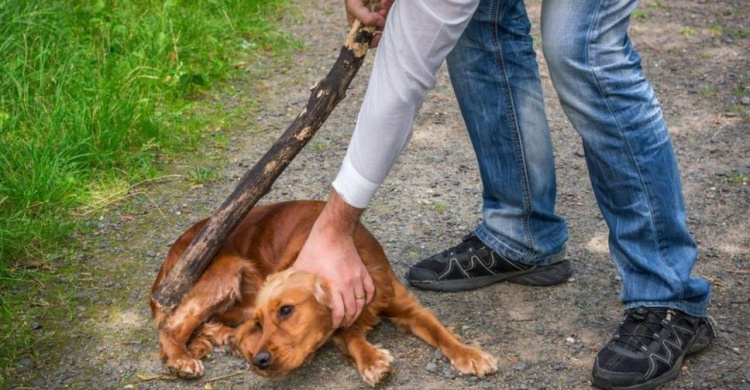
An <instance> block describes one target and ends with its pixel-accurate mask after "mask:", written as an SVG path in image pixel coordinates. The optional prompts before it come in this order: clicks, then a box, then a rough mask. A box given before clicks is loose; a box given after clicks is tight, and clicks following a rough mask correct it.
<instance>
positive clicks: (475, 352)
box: [451, 347, 497, 377]
mask: <svg viewBox="0 0 750 390" xmlns="http://www.w3.org/2000/svg"><path fill="white" fill-rule="evenodd" d="M452 355H453V356H452V357H451V364H453V367H456V369H457V370H458V371H459V372H461V373H462V374H469V375H476V376H479V377H483V376H485V375H490V374H493V373H495V372H497V359H495V357H494V356H492V355H490V354H488V353H487V352H484V351H482V350H481V349H478V348H472V347H464V348H463V349H461V350H459V351H457V352H456V353H455V354H452Z"/></svg>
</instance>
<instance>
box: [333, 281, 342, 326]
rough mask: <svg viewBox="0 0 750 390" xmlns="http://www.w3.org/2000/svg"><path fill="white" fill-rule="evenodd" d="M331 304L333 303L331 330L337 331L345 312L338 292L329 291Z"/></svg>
mask: <svg viewBox="0 0 750 390" xmlns="http://www.w3.org/2000/svg"><path fill="white" fill-rule="evenodd" d="M331 303H333V310H332V311H331V321H332V322H333V329H338V328H339V327H340V326H341V320H342V319H343V318H344V312H345V308H344V300H343V298H342V297H341V293H339V292H338V290H333V291H331Z"/></svg>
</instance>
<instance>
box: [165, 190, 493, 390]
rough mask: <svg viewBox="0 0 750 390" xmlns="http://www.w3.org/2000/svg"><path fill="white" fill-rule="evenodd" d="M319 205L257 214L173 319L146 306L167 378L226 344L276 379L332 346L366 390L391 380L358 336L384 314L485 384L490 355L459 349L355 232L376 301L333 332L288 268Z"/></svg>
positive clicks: (182, 244) (175, 250) (326, 302)
mask: <svg viewBox="0 0 750 390" xmlns="http://www.w3.org/2000/svg"><path fill="white" fill-rule="evenodd" d="M323 206H324V203H323V202H315V201H294V202H285V203H277V204H272V205H266V206H256V207H255V208H253V209H252V211H251V212H250V213H249V214H248V216H247V217H245V219H244V220H243V221H242V222H241V223H240V225H239V226H238V227H237V229H235V231H234V232H233V233H232V234H231V235H230V236H229V238H228V239H227V240H226V242H225V243H224V244H223V246H222V247H221V249H220V251H219V253H218V254H217V255H216V257H215V258H214V259H213V261H212V262H211V264H210V265H209V266H208V268H206V270H205V272H204V273H203V275H201V277H200V278H199V279H198V281H197V282H196V283H195V285H194V286H193V287H192V289H191V290H190V291H189V292H188V293H187V294H186V295H185V297H184V298H183V299H182V302H181V303H180V305H179V306H178V307H177V309H176V310H175V312H174V313H172V314H169V313H166V312H164V311H161V310H159V309H158V308H157V306H156V305H155V304H154V302H153V300H152V301H151V309H152V311H153V313H154V316H155V318H156V323H157V325H158V327H159V346H160V354H161V357H162V358H163V359H164V360H165V361H166V364H167V366H168V367H169V369H170V370H172V371H174V372H177V373H178V374H180V375H181V376H184V377H198V376H201V375H202V374H203V364H202V362H201V361H200V359H201V358H203V357H204V356H206V355H208V354H209V353H210V352H211V350H212V348H213V345H229V346H231V347H233V348H234V349H235V351H237V352H238V353H240V354H241V355H242V356H244V358H245V359H247V360H248V361H249V362H251V363H253V364H251V367H252V368H253V370H254V371H255V372H257V373H258V374H260V375H264V376H278V375H284V374H287V373H288V372H290V371H291V370H293V369H295V368H297V367H299V366H301V365H302V364H304V363H305V362H306V361H307V360H309V359H310V358H311V357H312V356H313V354H314V352H315V351H316V350H317V349H318V348H320V347H321V346H322V345H323V344H324V343H325V342H326V341H327V340H328V339H329V338H332V339H333V341H334V343H335V345H336V346H337V347H338V348H339V349H340V350H341V351H342V352H343V353H344V354H346V355H347V356H349V357H351V358H352V359H353V360H354V362H355V364H356V365H357V370H358V371H359V373H360V374H361V376H362V378H363V380H364V381H365V382H366V383H367V384H369V385H373V386H374V385H376V384H379V383H380V382H382V381H383V380H384V379H385V378H386V377H387V376H388V374H390V372H391V371H392V361H393V358H392V357H391V355H390V353H389V352H388V351H387V350H385V349H381V348H377V347H375V346H373V345H371V344H370V343H368V342H367V340H366V339H365V334H366V333H367V332H368V331H369V330H370V329H372V327H373V326H374V325H375V324H377V323H378V322H379V316H384V317H387V318H389V319H390V320H391V321H392V322H394V323H395V324H396V325H398V326H400V327H401V328H404V329H406V330H408V331H410V332H412V333H413V334H415V335H416V336H418V337H420V338H421V339H423V340H425V341H426V342H427V343H429V344H430V345H433V346H436V347H438V348H440V350H441V351H442V352H443V354H444V355H445V356H446V357H448V359H450V361H451V363H452V364H453V365H454V366H455V367H456V368H457V369H458V370H459V371H460V372H461V373H464V374H473V375H479V376H483V375H487V374H491V373H493V372H495V371H497V362H496V360H495V358H494V357H493V356H491V355H489V354H487V353H485V352H483V351H481V350H480V349H478V348H474V347H469V346H466V345H464V344H462V343H461V342H460V341H459V340H458V339H457V338H456V336H454V335H453V334H452V333H451V332H450V331H449V330H447V329H446V328H445V327H444V326H443V325H441V324H440V322H439V321H438V320H437V319H436V318H435V316H434V315H433V314H432V313H431V312H430V311H428V310H427V309H425V308H424V307H422V306H421V305H420V304H419V302H417V300H416V299H415V298H414V297H413V296H412V295H411V294H410V293H409V292H408V291H407V290H406V289H405V288H404V286H403V285H402V284H401V283H400V282H399V280H398V278H397V277H396V275H395V274H394V273H393V270H392V269H391V267H390V265H389V263H388V259H387V258H386V256H385V253H384V252H383V249H382V247H381V246H380V244H379V243H378V242H377V240H375V238H374V237H373V236H372V235H371V234H370V233H369V232H368V231H367V229H365V228H364V227H363V226H362V225H358V226H357V227H356V229H355V231H354V243H355V245H356V247H357V250H358V252H359V255H360V257H361V258H362V261H363V262H364V264H365V266H366V267H367V270H368V272H369V273H370V276H371V277H372V279H373V282H374V285H375V295H374V298H373V300H372V302H371V303H370V304H368V305H367V306H366V307H365V308H364V310H363V311H362V315H361V316H360V317H359V318H358V319H357V320H356V321H355V322H354V324H352V325H351V326H350V327H347V328H341V329H338V330H335V331H334V330H333V329H332V324H331V301H330V296H329V292H328V287H327V285H326V284H325V283H324V282H323V281H322V280H321V279H320V278H319V277H317V276H315V275H312V274H308V273H303V272H297V271H294V270H291V269H289V267H290V266H291V265H292V264H293V263H294V261H295V259H296V257H297V255H298V254H299V251H300V249H301V248H302V245H303V244H304V242H305V240H306V239H307V236H308V234H309V232H310V229H311V228H312V225H313V222H314V221H315V219H316V218H317V216H318V215H319V214H320V211H321V210H322V209H323ZM205 222H206V221H205V220H203V221H201V222H198V223H197V224H195V225H194V226H193V227H192V228H190V229H189V230H188V231H187V232H185V233H184V234H183V235H182V236H181V237H180V238H179V239H178V240H177V241H176V242H175V243H174V244H173V245H172V248H171V249H170V250H169V253H168V254H167V257H166V260H165V261H164V264H163V265H162V267H161V270H160V271H159V274H158V275H157V277H156V281H155V282H154V286H153V289H152V291H153V290H155V289H156V288H157V287H158V286H159V284H160V283H161V282H162V281H163V280H164V278H165V277H166V275H167V274H168V273H169V272H170V270H171V269H172V267H173V266H174V264H175V262H176V261H177V259H179V258H180V256H181V255H182V253H183V252H184V251H185V249H186V248H187V246H188V245H189V244H190V242H191V241H192V240H193V238H194V237H195V236H196V235H197V233H198V231H200V229H201V227H203V225H204V224H205ZM282 308H283V309H282ZM260 353H262V354H263V356H266V357H267V358H269V359H270V363H269V362H265V363H266V364H258V362H257V361H255V360H254V357H256V355H257V356H260V355H258V354H260Z"/></svg>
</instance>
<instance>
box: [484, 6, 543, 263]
mask: <svg viewBox="0 0 750 390" xmlns="http://www.w3.org/2000/svg"><path fill="white" fill-rule="evenodd" d="M499 14H500V1H497V0H496V1H493V2H492V16H493V24H494V26H495V27H494V29H493V31H492V32H493V34H492V44H493V45H494V46H495V47H496V48H498V49H499V50H497V51H496V53H497V54H496V55H495V62H496V63H497V64H498V66H499V67H500V71H501V73H502V78H503V85H502V88H503V98H504V99H506V102H507V103H508V104H507V107H508V109H507V110H508V115H509V120H510V122H511V123H510V126H511V130H512V133H513V142H514V145H513V146H514V149H515V152H516V155H517V156H518V161H519V164H518V165H519V168H520V169H519V171H520V172H521V175H520V176H521V187H522V190H523V201H524V205H523V206H524V217H523V222H522V223H523V231H524V235H525V237H524V238H525V241H526V245H527V246H528V247H529V248H534V247H535V245H534V237H533V236H532V234H531V226H529V217H530V216H531V195H530V194H529V192H530V191H529V177H528V172H527V170H526V156H525V154H524V152H523V147H522V145H521V144H522V142H521V139H520V137H521V134H520V133H521V131H520V129H519V127H518V126H519V125H518V118H517V113H516V107H515V103H514V101H513V94H512V93H511V91H510V82H509V80H508V74H507V72H506V68H505V57H504V55H503V45H502V42H500V39H499V35H500V34H499V33H498V30H497V29H498V26H499V25H500V20H499V19H500V17H499ZM498 57H499V58H498ZM526 257H528V256H526V255H525V256H524V258H526Z"/></svg>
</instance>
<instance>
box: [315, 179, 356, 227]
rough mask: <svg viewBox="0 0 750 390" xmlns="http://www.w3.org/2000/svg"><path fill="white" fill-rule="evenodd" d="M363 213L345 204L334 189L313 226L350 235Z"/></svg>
mask: <svg viewBox="0 0 750 390" xmlns="http://www.w3.org/2000/svg"><path fill="white" fill-rule="evenodd" d="M363 211H364V209H360V208H357V207H354V206H352V205H350V204H348V203H346V201H345V200H344V199H343V198H342V197H341V196H340V195H339V194H338V192H336V190H335V189H331V194H330V195H329V197H328V202H327V203H326V206H325V208H323V211H322V212H321V213H320V216H319V217H318V220H317V221H316V223H315V224H316V225H319V226H318V227H319V228H321V229H323V230H328V229H331V230H333V231H334V232H336V233H339V234H347V235H351V234H352V233H353V232H354V228H355V227H356V226H357V222H359V217H360V216H361V215H362V212H363Z"/></svg>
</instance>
